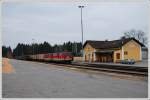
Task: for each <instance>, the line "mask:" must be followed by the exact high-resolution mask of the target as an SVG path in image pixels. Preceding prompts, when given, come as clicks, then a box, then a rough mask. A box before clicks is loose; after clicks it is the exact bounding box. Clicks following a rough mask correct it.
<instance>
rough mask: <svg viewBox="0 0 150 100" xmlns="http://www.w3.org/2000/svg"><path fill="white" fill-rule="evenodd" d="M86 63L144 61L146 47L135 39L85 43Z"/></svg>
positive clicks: (88, 41) (89, 41)
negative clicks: (143, 54)
mask: <svg viewBox="0 0 150 100" xmlns="http://www.w3.org/2000/svg"><path fill="white" fill-rule="evenodd" d="M83 47H84V61H85V62H114V63H117V62H120V61H121V60H125V59H134V60H135V61H141V60H142V47H144V45H143V44H142V43H140V42H139V41H138V40H136V39H135V38H125V39H120V40H113V41H107V40H106V41H93V40H87V41H86V42H85V43H84V46H83Z"/></svg>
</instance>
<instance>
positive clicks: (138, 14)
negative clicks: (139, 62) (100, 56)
mask: <svg viewBox="0 0 150 100" xmlns="http://www.w3.org/2000/svg"><path fill="white" fill-rule="evenodd" d="M83 24H84V41H85V40H105V39H108V40H114V39H119V38H120V37H121V36H122V35H123V32H125V31H129V30H130V29H136V30H142V31H144V32H145V33H147V34H148V3H146V2H140V3H136V2H132V3H129V2H128V3H125V2H124V3H113V2H112V3H110V2H109V3H100V4H86V7H85V8H84V9H83ZM32 39H35V40H34V41H32ZM43 41H48V42H49V43H50V44H52V45H54V44H55V43H57V44H62V43H63V42H66V41H77V42H79V41H81V25H80V9H79V8H78V7H77V5H73V4H50V3H32V4H31V3H8V2H7V3H3V4H2V42H3V45H6V46H11V47H12V48H15V47H16V45H17V44H18V43H19V42H20V43H32V42H38V43H41V42H43Z"/></svg>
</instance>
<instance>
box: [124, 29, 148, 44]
mask: <svg viewBox="0 0 150 100" xmlns="http://www.w3.org/2000/svg"><path fill="white" fill-rule="evenodd" d="M145 35H146V34H145V32H143V31H141V30H134V29H132V30H130V31H128V32H125V33H124V36H123V37H122V38H135V39H137V40H139V41H140V42H141V43H143V44H144V45H147V42H148V39H147V37H146V36H145Z"/></svg>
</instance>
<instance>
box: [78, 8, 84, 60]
mask: <svg viewBox="0 0 150 100" xmlns="http://www.w3.org/2000/svg"><path fill="white" fill-rule="evenodd" d="M78 7H79V8H80V9H81V33H82V63H84V51H83V21H82V9H83V8H84V6H78Z"/></svg>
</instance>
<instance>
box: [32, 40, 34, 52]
mask: <svg viewBox="0 0 150 100" xmlns="http://www.w3.org/2000/svg"><path fill="white" fill-rule="evenodd" d="M32 41H33V55H34V39H32Z"/></svg>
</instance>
